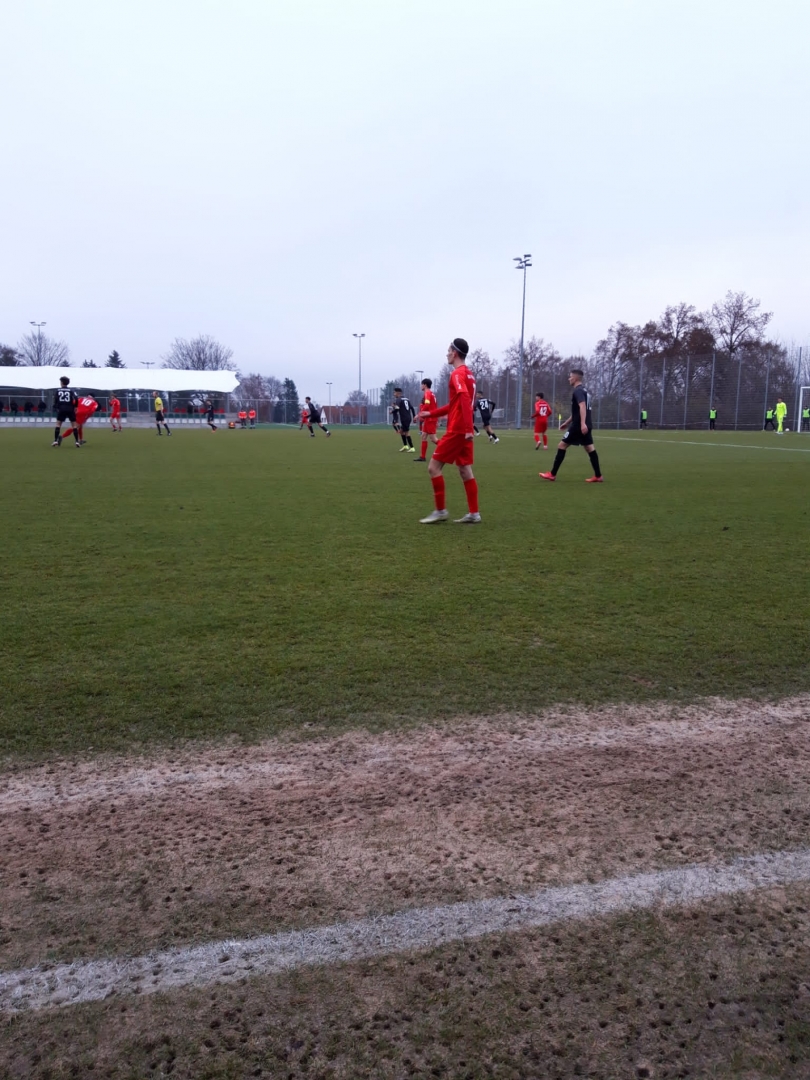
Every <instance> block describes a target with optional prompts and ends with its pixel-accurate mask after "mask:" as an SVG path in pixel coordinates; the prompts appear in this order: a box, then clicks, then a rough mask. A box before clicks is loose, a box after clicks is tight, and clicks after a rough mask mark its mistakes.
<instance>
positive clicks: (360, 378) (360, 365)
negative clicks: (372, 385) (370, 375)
mask: <svg viewBox="0 0 810 1080" xmlns="http://www.w3.org/2000/svg"><path fill="white" fill-rule="evenodd" d="M365 336H366V335H365V334H352V337H356V338H357V389H358V390H359V391H360V393H362V392H363V338H364V337H365ZM358 405H359V402H358Z"/></svg>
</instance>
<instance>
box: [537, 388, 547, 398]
mask: <svg viewBox="0 0 810 1080" xmlns="http://www.w3.org/2000/svg"><path fill="white" fill-rule="evenodd" d="M534 396H535V397H545V396H546V395H545V394H544V393H543V391H542V390H538V391H537V393H536V394H535V395H534Z"/></svg>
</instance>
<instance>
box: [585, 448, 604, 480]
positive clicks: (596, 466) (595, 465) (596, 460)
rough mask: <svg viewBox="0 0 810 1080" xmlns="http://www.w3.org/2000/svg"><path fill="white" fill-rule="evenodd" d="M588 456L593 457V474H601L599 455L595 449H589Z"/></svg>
mask: <svg viewBox="0 0 810 1080" xmlns="http://www.w3.org/2000/svg"><path fill="white" fill-rule="evenodd" d="M588 457H589V458H590V459H591V465H592V466H593V475H594V476H601V475H602V470H601V469H600V468H599V455H598V454H597V452H596V451H595V450H589V451H588Z"/></svg>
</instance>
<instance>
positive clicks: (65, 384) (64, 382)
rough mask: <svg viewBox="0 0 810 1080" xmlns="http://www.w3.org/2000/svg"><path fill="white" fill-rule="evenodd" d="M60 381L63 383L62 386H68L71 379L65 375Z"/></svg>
mask: <svg viewBox="0 0 810 1080" xmlns="http://www.w3.org/2000/svg"><path fill="white" fill-rule="evenodd" d="M59 382H60V383H61V384H62V386H67V385H68V383H69V382H70V379H69V378H68V377H67V375H63V376H62V378H61V379H60V380H59Z"/></svg>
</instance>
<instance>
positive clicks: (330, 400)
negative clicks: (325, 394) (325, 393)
mask: <svg viewBox="0 0 810 1080" xmlns="http://www.w3.org/2000/svg"><path fill="white" fill-rule="evenodd" d="M326 385H327V386H328V387H329V419H330V421H331V419H332V384H331V383H330V382H328V383H327V384H326Z"/></svg>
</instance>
